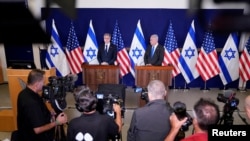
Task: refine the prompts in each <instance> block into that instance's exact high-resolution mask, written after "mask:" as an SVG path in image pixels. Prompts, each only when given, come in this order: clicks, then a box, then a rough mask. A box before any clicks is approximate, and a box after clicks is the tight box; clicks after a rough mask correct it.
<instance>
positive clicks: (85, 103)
mask: <svg viewBox="0 0 250 141" xmlns="http://www.w3.org/2000/svg"><path fill="white" fill-rule="evenodd" d="M74 97H75V101H76V109H77V110H78V111H80V112H82V115H81V116H80V117H76V118H74V119H72V120H71V121H70V122H69V126H68V130H67V139H68V141H73V140H78V141H82V140H95V141H108V140H109V139H114V138H115V137H116V136H117V135H118V134H119V133H120V132H121V128H122V118H121V107H120V105H118V104H113V109H114V111H115V112H116V118H115V120H114V118H112V117H111V116H108V115H105V114H100V113H99V112H97V111H96V106H97V98H96V96H95V95H94V94H93V93H92V92H91V91H90V89H89V87H87V86H79V87H78V88H76V89H75V91H74Z"/></svg>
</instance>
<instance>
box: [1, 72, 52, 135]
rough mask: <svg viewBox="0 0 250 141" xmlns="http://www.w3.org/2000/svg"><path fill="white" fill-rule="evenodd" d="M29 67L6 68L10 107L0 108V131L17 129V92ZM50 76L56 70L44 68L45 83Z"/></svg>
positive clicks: (24, 82)
mask: <svg viewBox="0 0 250 141" xmlns="http://www.w3.org/2000/svg"><path fill="white" fill-rule="evenodd" d="M30 71H31V69H7V76H8V83H9V93H10V100H11V105H12V108H11V109H6V110H0V131H14V130H16V129H17V121H16V117H17V98H18V94H19V92H20V91H21V90H22V89H23V86H24V84H25V85H26V82H27V77H28V74H29V72H30ZM50 76H56V70H55V69H54V68H53V69H50V70H45V84H47V83H48V78H49V77H50Z"/></svg>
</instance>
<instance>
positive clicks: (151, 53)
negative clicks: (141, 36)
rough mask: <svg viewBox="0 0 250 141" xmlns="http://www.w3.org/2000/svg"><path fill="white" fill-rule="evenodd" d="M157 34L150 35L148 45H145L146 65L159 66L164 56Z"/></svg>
mask: <svg viewBox="0 0 250 141" xmlns="http://www.w3.org/2000/svg"><path fill="white" fill-rule="evenodd" d="M158 38H159V37H158V35H157V34H153V35H151V36H150V45H148V46H147V49H146V52H145V55H144V62H145V65H147V66H151V65H152V66H161V65H162V61H163V58H164V47H163V46H162V45H160V44H159V43H158Z"/></svg>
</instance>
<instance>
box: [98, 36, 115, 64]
mask: <svg viewBox="0 0 250 141" xmlns="http://www.w3.org/2000/svg"><path fill="white" fill-rule="evenodd" d="M103 38H104V44H103V45H101V46H100V47H99V49H98V54H97V59H98V61H99V64H100V65H114V63H115V61H116V58H117V47H116V45H114V44H112V43H111V42H110V41H111V34H109V33H105V34H104V36H103Z"/></svg>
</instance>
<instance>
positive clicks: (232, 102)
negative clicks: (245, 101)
mask: <svg viewBox="0 0 250 141" xmlns="http://www.w3.org/2000/svg"><path fill="white" fill-rule="evenodd" d="M217 100H218V101H219V102H223V103H225V105H226V106H227V108H228V110H230V111H231V110H236V109H237V106H238V104H239V99H238V98H236V97H235V93H231V94H230V95H229V96H228V94H227V93H225V94H221V93H219V94H218V96H217Z"/></svg>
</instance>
